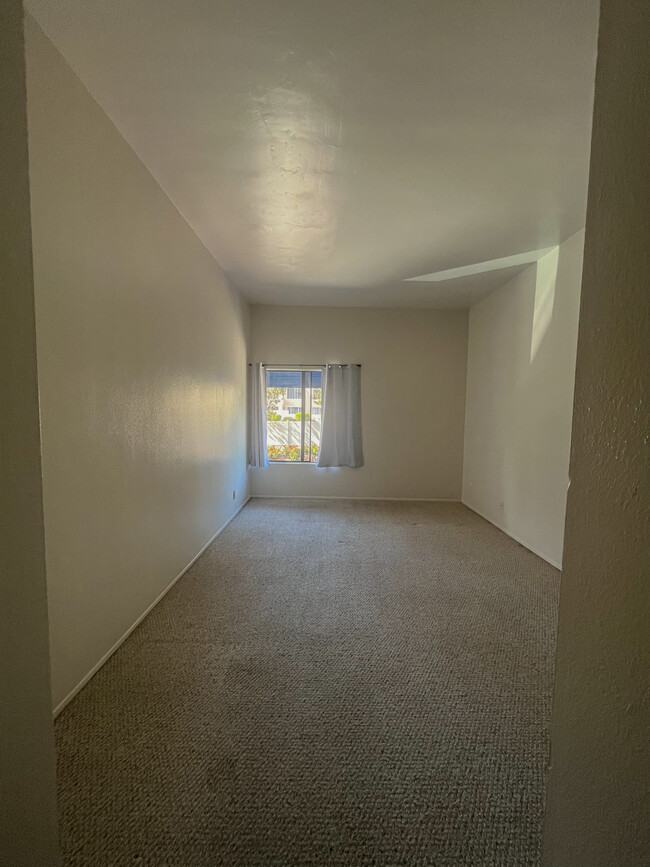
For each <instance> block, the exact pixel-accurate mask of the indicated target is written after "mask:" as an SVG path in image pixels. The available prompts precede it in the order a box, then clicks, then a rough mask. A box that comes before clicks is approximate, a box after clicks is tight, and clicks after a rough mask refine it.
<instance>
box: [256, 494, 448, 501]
mask: <svg viewBox="0 0 650 867" xmlns="http://www.w3.org/2000/svg"><path fill="white" fill-rule="evenodd" d="M250 498H251V500H379V501H380V502H389V503H460V502H461V500H459V499H445V498H443V497H329V496H322V495H317V494H313V495H312V494H251V497H250Z"/></svg>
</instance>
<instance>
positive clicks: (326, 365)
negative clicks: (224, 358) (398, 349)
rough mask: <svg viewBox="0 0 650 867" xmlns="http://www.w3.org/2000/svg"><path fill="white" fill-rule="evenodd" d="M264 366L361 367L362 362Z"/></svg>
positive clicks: (250, 364)
mask: <svg viewBox="0 0 650 867" xmlns="http://www.w3.org/2000/svg"><path fill="white" fill-rule="evenodd" d="M248 366H249V367H252V366H253V362H252V361H249V362H248ZM262 367H287V368H291V367H296V368H297V367H311V368H315V367H361V365H360V364H263V365H262Z"/></svg>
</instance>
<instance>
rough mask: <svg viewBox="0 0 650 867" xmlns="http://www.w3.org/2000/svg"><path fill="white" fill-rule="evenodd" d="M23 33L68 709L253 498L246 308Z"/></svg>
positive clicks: (53, 624) (117, 142)
mask: <svg viewBox="0 0 650 867" xmlns="http://www.w3.org/2000/svg"><path fill="white" fill-rule="evenodd" d="M27 37H28V38H27V49H28V50H27V72H28V79H27V84H28V121H29V146H30V159H31V183H32V220H33V233H34V269H35V284H36V288H35V294H36V326H37V351H38V366H39V384H40V396H41V415H42V438H43V486H44V505H45V532H46V551H47V572H48V595H49V609H50V632H51V645H52V681H53V693H54V704H55V706H56V705H58V704H59V703H60V702H61V701H62V700H63V699H64V698H65V697H66V696H67V695H68V694H69V693H70V691H71V690H73V689H74V688H75V687H76V685H77V684H78V683H79V682H80V681H81V679H82V678H83V677H85V676H86V675H87V673H88V672H89V670H91V669H92V667H93V666H95V665H96V664H97V663H98V662H99V660H100V659H101V658H102V657H103V655H104V654H106V653H107V652H108V651H109V650H110V648H111V647H112V646H113V645H114V644H115V642H116V641H118V640H119V639H120V638H121V636H122V635H123V634H124V633H125V632H126V630H128V629H129V628H130V627H131V626H132V624H133V623H134V622H135V620H136V619H137V618H138V617H139V616H140V615H141V614H142V613H143V612H144V611H145V610H146V609H147V607H148V606H149V605H150V604H151V603H152V602H153V601H154V600H155V599H156V598H157V597H158V596H159V594H160V593H161V592H162V591H163V590H164V589H165V588H166V587H167V586H168V585H169V583H170V582H171V581H172V580H173V579H174V578H175V577H176V576H177V575H178V574H179V572H181V570H182V569H183V568H184V567H185V566H186V565H187V564H188V563H189V561H190V560H191V559H192V558H193V557H194V556H195V555H196V554H197V553H198V551H199V550H200V548H201V547H202V546H203V545H204V544H205V543H206V542H207V541H208V540H209V539H210V537H211V536H212V535H213V534H214V533H215V531H216V530H217V529H218V528H219V527H220V526H222V525H223V524H224V522H225V521H226V520H227V519H228V518H229V517H230V515H231V514H232V513H233V511H234V510H235V508H236V507H237V506H238V505H239V504H241V502H242V501H243V499H244V498H245V496H246V458H245V445H246V430H245V419H246V332H247V307H246V305H245V304H243V302H242V301H241V299H240V297H239V295H238V294H237V293H236V292H235V291H234V290H232V289H231V288H230V287H229V286H228V284H227V281H226V279H225V277H224V275H223V273H222V272H221V270H220V268H219V266H218V265H217V264H216V262H215V261H214V259H213V258H212V256H211V255H210V254H209V253H208V252H207V251H206V249H205V248H204V247H203V246H202V244H201V243H200V242H199V241H198V239H197V238H196V236H195V235H194V233H193V232H192V231H191V229H190V228H189V226H188V225H187V223H186V222H185V221H184V220H183V218H182V217H181V215H180V214H179V213H178V211H177V210H176V209H175V208H174V207H173V206H172V204H171V203H170V201H169V199H168V198H167V196H166V195H165V194H164V192H163V191H162V190H161V189H160V187H159V186H158V185H157V184H156V183H155V181H154V180H153V178H152V177H151V175H150V174H149V172H148V171H147V170H146V168H145V167H144V166H143V165H142V163H141V162H140V161H139V160H138V158H137V157H136V156H135V154H134V153H133V151H132V150H131V149H130V148H129V146H128V145H127V143H126V142H125V141H124V139H123V138H122V137H121V136H120V135H119V133H118V131H117V130H116V129H115V127H114V126H113V125H112V123H111V122H110V120H109V118H108V117H107V116H106V115H105V114H104V112H103V111H102V110H101V109H100V108H99V106H98V105H97V103H95V102H94V100H93V99H92V98H91V97H90V96H89V94H88V93H87V91H86V90H85V89H84V87H83V86H82V84H81V82H80V81H79V80H78V79H77V78H76V77H75V76H74V74H73V73H72V71H71V70H70V68H69V67H68V66H67V64H66V63H65V61H64V60H63V58H62V57H61V56H60V54H58V52H56V50H55V49H54V48H53V46H52V44H51V43H50V42H49V41H48V40H47V39H46V38H45V37H44V36H43V34H42V33H41V32H40V30H38V28H37V27H36V25H34V24H33V23H32V26H31V27H30V28H29V29H28V32H27ZM233 491H235V498H234V499H233Z"/></svg>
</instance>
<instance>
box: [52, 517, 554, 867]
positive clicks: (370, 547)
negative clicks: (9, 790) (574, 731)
mask: <svg viewBox="0 0 650 867" xmlns="http://www.w3.org/2000/svg"><path fill="white" fill-rule="evenodd" d="M558 579H559V573H558V572H557V571H556V570H555V569H553V568H552V567H551V566H548V565H547V564H546V563H544V562H543V561H542V560H540V559H539V558H538V557H536V556H535V555H534V554H531V553H530V552H529V551H527V550H526V549H524V548H522V547H521V546H520V545H518V544H517V543H516V542H513V541H512V540H511V539H509V538H508V537H507V536H505V535H503V534H502V533H501V532H499V530H497V529H495V528H494V527H493V526H491V525H490V524H488V523H487V522H486V521H484V520H482V519H481V518H479V517H477V516H476V515H475V514H474V513H473V512H471V511H469V510H468V509H466V508H465V507H464V506H461V505H459V504H454V503H390V502H380V501H372V502H363V501H323V500H321V501H317V500H302V501H300V500H252V501H251V502H250V503H249V504H248V506H247V507H246V508H245V509H244V510H243V512H242V513H241V514H240V515H239V516H238V517H237V518H236V519H235V521H234V522H233V523H232V524H231V525H230V526H229V527H228V528H227V529H226V530H225V531H224V533H223V534H222V535H221V536H220V537H219V538H218V539H217V540H216V542H214V543H213V545H212V546H211V547H210V548H209V549H208V550H207V551H206V553H205V554H204V555H203V556H202V557H201V559H200V560H199V561H198V562H197V563H196V564H195V565H194V566H193V567H192V569H191V570H190V571H189V572H188V573H187V575H186V576H185V577H184V578H182V579H181V581H179V582H178V583H177V584H176V586H175V587H174V588H173V589H172V590H171V591H170V593H169V594H168V595H167V596H166V597H165V598H164V599H163V601H162V602H160V604H159V605H158V606H157V607H156V608H155V609H154V611H153V612H152V613H151V614H150V616H149V617H148V618H147V619H146V620H145V622H144V623H143V624H142V625H141V626H140V627H139V628H138V629H137V630H136V631H135V632H134V633H133V635H132V636H131V637H130V638H129V639H128V641H127V642H126V643H125V644H124V645H123V646H122V648H121V649H120V650H119V651H118V652H117V653H116V654H115V655H114V656H113V657H112V658H111V659H110V660H109V662H108V663H107V664H106V665H105V666H104V667H103V668H102V669H101V670H100V671H99V673H98V674H97V675H96V676H95V677H94V678H93V679H92V680H91V682H90V683H89V684H88V686H86V688H85V689H84V690H83V691H82V692H81V693H80V695H79V696H78V697H77V698H76V699H75V701H73V702H72V704H71V705H70V706H69V707H68V708H67V709H66V710H65V711H64V712H63V713H62V714H61V715H60V717H59V718H58V720H57V722H56V727H55V729H56V739H57V750H58V763H59V764H58V767H59V794H60V809H61V833H62V846H63V850H64V863H65V864H67V865H84V867H99V865H131V864H146V865H155V867H162V865H174V867H212V865H241V867H253V865H278V867H285V865H436V867H438V865H439V867H443V865H472V867H474V865H517V867H520V865H528V864H538V863H539V855H540V838H541V830H542V814H543V804H544V771H545V766H546V762H547V754H548V725H549V708H550V695H551V681H552V668H553V656H554V645H555V627H556V605H557V594H558V584H559V580H558Z"/></svg>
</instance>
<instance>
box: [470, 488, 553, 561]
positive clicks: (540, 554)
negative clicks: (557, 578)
mask: <svg viewBox="0 0 650 867" xmlns="http://www.w3.org/2000/svg"><path fill="white" fill-rule="evenodd" d="M461 503H462V504H463V506H467V508H468V509H471V510H472V512H476V514H477V515H478V516H479V517H480V518H483V519H484V520H485V521H487V522H488V523H489V524H492V526H493V527H496V528H497V530H501V532H502V533H505V534H506V536H510V538H511V539H514V540H515V542H519V544H520V545H523V547H524V548H527V549H528V550H529V551H532V553H533V554H535V555H536V556H537V557H540V558H541V559H542V560H545V561H546V562H547V563H549V564H550V565H551V566H554V567H555V568H556V569H558V570H559V571H560V572H561V571H562V564H561V563H557V562H556V561H555V560H553V559H552V558H551V557H549V556H547V555H546V554H544V553H543V552H542V551H539V550H538V549H537V548H534V547H533V546H532V545H531V544H529V543H528V542H526V541H525V540H524V539H522V538H520V537H519V536H517V535H516V534H515V533H513V532H511V531H510V530H507V529H506V528H505V527H504V526H503V525H502V524H498V523H497V522H496V521H494V520H493V519H492V518H489V517H488V516H487V515H486V514H484V513H483V512H481V511H480V509H477V508H476V507H475V506H470V504H469V503H467V502H465V500H461Z"/></svg>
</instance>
